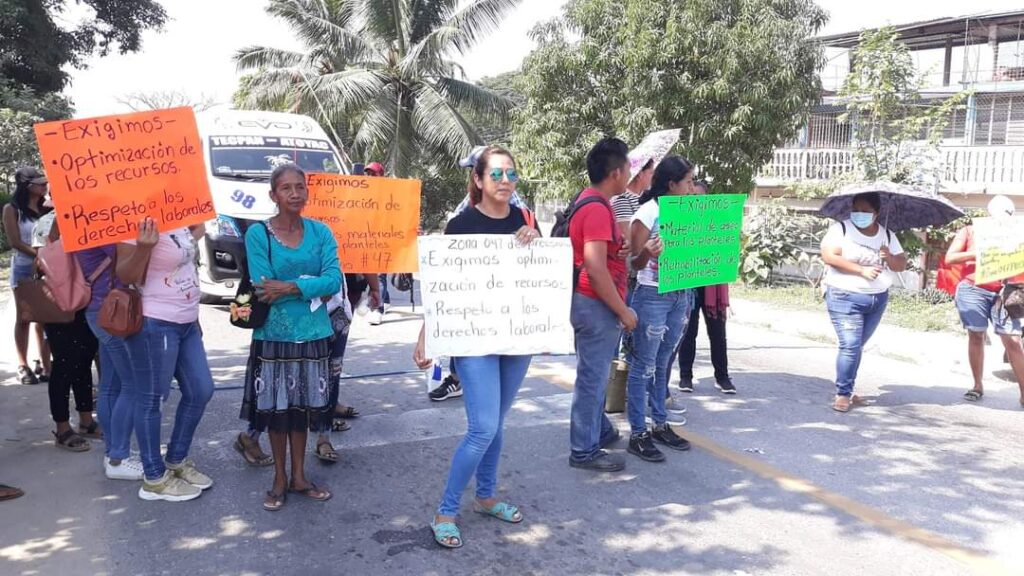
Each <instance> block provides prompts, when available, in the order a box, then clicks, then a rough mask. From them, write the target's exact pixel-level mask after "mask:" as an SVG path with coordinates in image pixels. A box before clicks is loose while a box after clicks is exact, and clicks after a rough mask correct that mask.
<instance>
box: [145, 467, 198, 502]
mask: <svg viewBox="0 0 1024 576" xmlns="http://www.w3.org/2000/svg"><path fill="white" fill-rule="evenodd" d="M202 493H203V491H202V490H200V489H199V488H198V487H197V486H193V485H191V484H189V483H188V482H185V481H184V480H182V479H180V478H178V477H177V476H175V475H174V474H172V473H171V471H170V470H168V471H166V472H164V475H163V476H162V477H161V478H160V479H159V480H155V481H150V480H147V479H143V480H142V487H140V488H139V498H142V499H143V500H166V501H168V502H184V501H186V500H195V499H196V498H199V496H201V495H202Z"/></svg>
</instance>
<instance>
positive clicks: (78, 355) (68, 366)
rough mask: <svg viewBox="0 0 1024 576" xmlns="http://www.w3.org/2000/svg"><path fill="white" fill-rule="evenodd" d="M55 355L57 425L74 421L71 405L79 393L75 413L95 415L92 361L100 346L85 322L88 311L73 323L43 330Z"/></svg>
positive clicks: (52, 399)
mask: <svg viewBox="0 0 1024 576" xmlns="http://www.w3.org/2000/svg"><path fill="white" fill-rule="evenodd" d="M43 330H44V331H45V332H46V340H47V341H48V342H49V343H50V352H51V353H52V354H53V371H52V372H51V373H50V385H49V388H50V415H51V416H53V421H54V422H67V421H68V420H70V419H71V414H70V413H69V412H68V402H70V401H71V391H72V390H74V391H75V410H77V411H78V412H92V409H93V403H92V362H93V360H94V359H95V358H96V351H97V350H98V349H99V343H98V342H97V341H96V336H95V335H93V333H92V330H90V329H89V324H88V322H86V320H85V311H84V310H82V311H80V312H79V313H78V314H76V315H75V321H74V322H72V323H70V324H47V325H46V326H44V327H43Z"/></svg>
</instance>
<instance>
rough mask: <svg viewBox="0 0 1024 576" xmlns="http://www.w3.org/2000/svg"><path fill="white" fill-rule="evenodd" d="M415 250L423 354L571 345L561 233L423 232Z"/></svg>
mask: <svg viewBox="0 0 1024 576" xmlns="http://www.w3.org/2000/svg"><path fill="white" fill-rule="evenodd" d="M419 257H420V290H421V292H422V298H423V315H424V319H425V320H426V353H427V356H429V357H431V358H437V357H439V356H486V355H489V354H506V355H519V354H541V353H553V354H567V353H571V352H573V351H574V344H573V329H572V325H571V324H570V323H569V309H570V307H571V305H572V246H571V245H570V244H569V239H568V238H538V239H536V240H534V241H533V242H531V243H530V244H529V245H527V246H521V245H519V244H518V243H517V242H516V240H515V237H513V236H512V235H497V234H467V235H456V236H424V237H421V238H419Z"/></svg>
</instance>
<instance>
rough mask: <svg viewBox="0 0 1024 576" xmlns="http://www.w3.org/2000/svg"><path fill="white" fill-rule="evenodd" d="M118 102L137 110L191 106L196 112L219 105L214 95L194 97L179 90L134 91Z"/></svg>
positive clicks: (118, 99) (120, 98)
mask: <svg viewBox="0 0 1024 576" xmlns="http://www.w3.org/2000/svg"><path fill="white" fill-rule="evenodd" d="M117 102H118V104H121V105H122V106H125V107H127V108H129V109H131V110H134V111H136V112H139V111H142V110H162V109H164V108H178V107H182V106H189V107H191V108H192V109H193V110H195V111H196V112H203V111H205V110H209V109H210V108H213V107H214V106H216V105H217V101H216V100H214V98H213V96H207V95H206V94H199V96H196V97H193V96H192V95H190V94H188V93H187V92H184V91H179V90H153V91H149V92H132V93H130V94H125V95H123V96H120V97H118V98H117Z"/></svg>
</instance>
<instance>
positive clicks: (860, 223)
mask: <svg viewBox="0 0 1024 576" xmlns="http://www.w3.org/2000/svg"><path fill="white" fill-rule="evenodd" d="M850 222H853V225H854V226H856V227H857V228H861V229H863V228H867V227H868V226H871V225H872V224H874V223H875V214H874V213H873V212H850Z"/></svg>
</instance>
